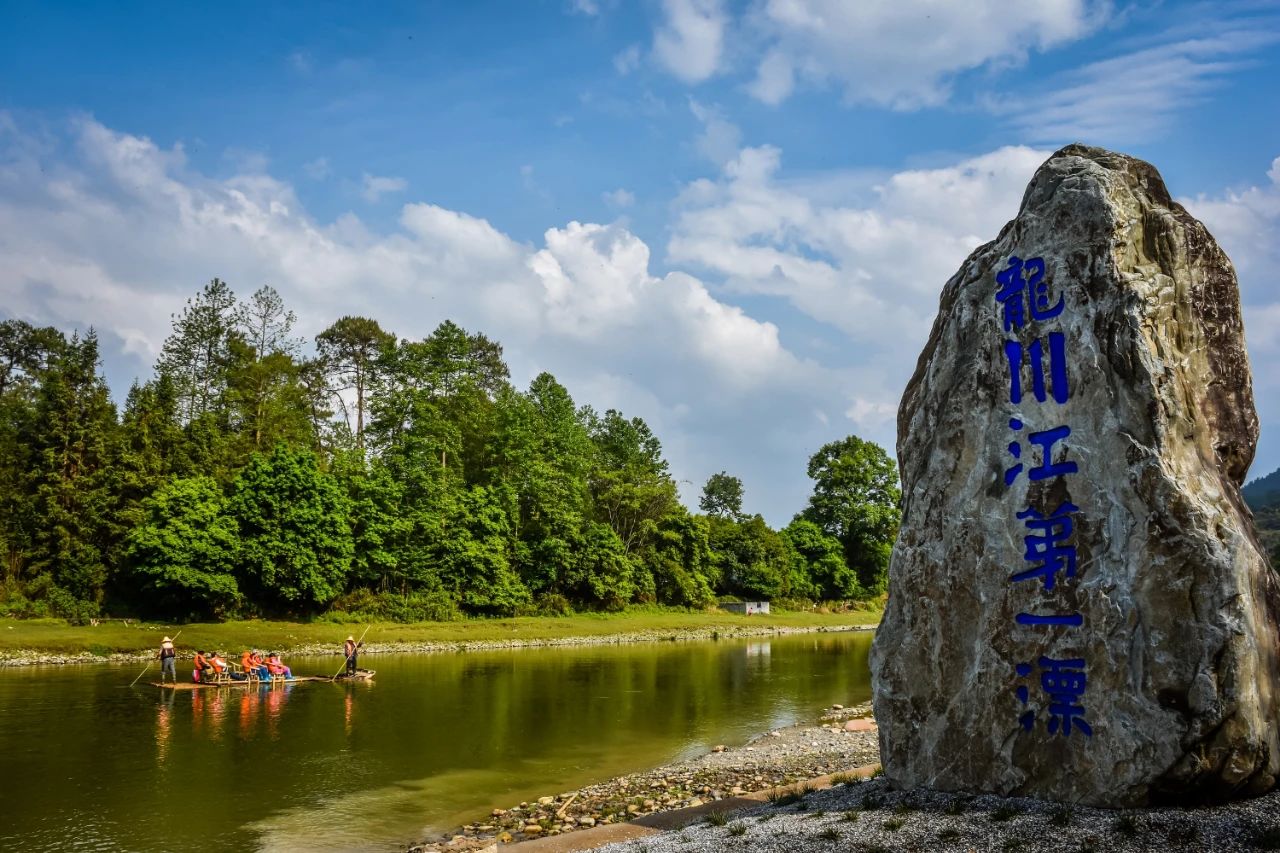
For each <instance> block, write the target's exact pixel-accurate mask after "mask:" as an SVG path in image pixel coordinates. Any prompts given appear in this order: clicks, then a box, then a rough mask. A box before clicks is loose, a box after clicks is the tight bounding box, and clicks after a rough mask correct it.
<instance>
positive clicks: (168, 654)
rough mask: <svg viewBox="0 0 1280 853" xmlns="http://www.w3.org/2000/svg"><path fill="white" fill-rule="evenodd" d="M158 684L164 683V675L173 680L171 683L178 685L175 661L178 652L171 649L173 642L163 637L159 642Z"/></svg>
mask: <svg viewBox="0 0 1280 853" xmlns="http://www.w3.org/2000/svg"><path fill="white" fill-rule="evenodd" d="M159 657H160V683H161V684H163V683H164V677H165V676H166V675H168V676H170V677H172V678H173V683H174V684H177V683H178V670H177V659H178V652H177V651H176V650H175V649H174V648H173V640H171V639H170V638H168V637H165V638H164V639H163V640H161V641H160V655H159Z"/></svg>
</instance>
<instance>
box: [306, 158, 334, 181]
mask: <svg viewBox="0 0 1280 853" xmlns="http://www.w3.org/2000/svg"><path fill="white" fill-rule="evenodd" d="M302 171H303V172H305V173H306V176H307V177H308V178H310V179H311V180H313V181H323V180H324V179H325V178H327V177H329V175H330V174H331V173H332V169H331V168H330V167H329V158H328V157H317V158H316V159H314V160H311V161H310V162H307V163H304V164H303V165H302Z"/></svg>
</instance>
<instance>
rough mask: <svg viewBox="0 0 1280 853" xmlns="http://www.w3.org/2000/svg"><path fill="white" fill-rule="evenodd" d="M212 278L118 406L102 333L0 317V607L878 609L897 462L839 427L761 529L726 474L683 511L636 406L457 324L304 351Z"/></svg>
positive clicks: (370, 335)
mask: <svg viewBox="0 0 1280 853" xmlns="http://www.w3.org/2000/svg"><path fill="white" fill-rule="evenodd" d="M294 323H295V316H294V314H293V313H292V312H290V311H289V310H288V309H287V307H286V306H285V304H284V302H283V300H282V299H281V297H280V296H279V294H278V293H276V292H275V291H274V290H273V289H271V288H269V287H264V288H261V289H260V290H258V291H257V292H255V293H254V294H253V295H252V296H251V297H249V298H247V299H243V300H241V299H238V298H237V297H236V295H235V294H234V293H233V292H232V290H231V288H230V287H229V286H228V285H227V284H226V283H225V282H222V281H220V280H218V279H214V280H213V281H211V282H210V283H209V284H208V285H206V286H205V287H204V288H203V289H202V290H201V291H200V292H199V293H198V294H197V295H196V296H194V297H193V298H191V299H190V300H188V302H187V304H186V306H185V308H184V309H183V311H182V312H181V313H180V314H178V315H175V316H174V318H173V325H172V331H171V334H170V335H169V337H168V338H167V339H166V341H165V342H164V346H163V348H162V350H161V353H160V356H159V358H158V360H157V362H156V365H155V372H154V376H153V377H152V378H151V379H149V380H148V381H146V382H145V383H137V382H135V383H134V385H133V387H132V388H131V389H130V390H129V393H128V396H127V398H126V400H125V402H124V406H123V408H122V410H120V411H117V408H116V406H115V405H114V404H113V402H112V400H111V396H110V393H109V390H108V387H107V384H106V381H105V379H104V377H103V375H102V372H101V363H100V357H99V351H98V340H97V338H96V336H95V334H94V333H93V331H92V330H90V331H89V332H88V333H87V334H85V335H83V336H81V335H79V334H77V333H73V334H70V335H67V334H64V333H63V332H61V331H59V330H57V329H54V328H49V327H45V328H39V327H35V326H32V325H30V324H28V323H25V322H22V321H19V320H7V321H3V322H0V558H2V559H3V560H4V568H3V586H0V614H6V615H16V616H38V615H57V616H63V617H67V618H70V619H73V620H77V621H83V620H86V619H89V618H92V617H94V616H96V615H98V614H101V613H110V614H113V615H137V616H146V617H155V618H169V619H209V618H215V619H217V618H226V617H229V616H252V615H285V616H292V617H305V616H309V615H314V614H317V613H322V612H325V611H331V610H333V611H346V612H358V613H362V614H366V615H369V616H375V617H381V618H388V619H400V620H416V619H449V618H457V617H459V616H462V615H508V614H519V613H564V612H568V611H570V610H574V609H588V610H589V609H600V610H614V609H620V608H623V607H626V606H628V605H631V604H644V603H654V604H661V605H669V606H676V607H691V608H700V607H705V606H707V605H708V604H710V603H712V602H714V601H715V600H716V598H717V597H718V596H740V597H748V598H760V597H765V598H775V599H776V598H783V599H786V598H790V599H808V600H836V599H842V600H847V599H859V598H868V597H874V596H877V595H879V594H881V593H882V592H883V591H884V588H885V575H886V569H887V565H888V556H889V550H890V547H891V545H892V542H893V538H894V536H895V535H896V532H897V525H898V518H899V516H898V503H899V491H898V485H897V473H896V468H895V466H894V464H893V462H892V460H891V459H890V458H889V457H888V456H887V455H886V454H885V452H884V451H883V450H882V449H881V448H880V447H878V446H876V445H875V444H872V443H870V442H865V441H862V440H860V439H858V438H857V437H855V436H849V437H847V438H845V439H843V440H840V441H836V442H833V443H831V444H828V445H826V446H825V447H823V448H821V449H820V450H819V451H818V452H817V453H815V454H814V456H813V457H812V459H811V460H810V463H809V472H808V473H809V476H810V477H811V478H813V480H814V491H813V495H812V497H811V498H810V500H809V503H808V505H807V506H806V507H804V508H803V509H802V511H801V512H800V513H799V514H797V515H796V517H795V519H794V520H793V521H792V522H791V523H790V524H788V525H787V526H786V527H785V528H783V529H781V530H773V529H771V528H770V527H769V526H768V525H767V524H766V523H765V521H764V519H763V518H762V517H761V516H759V515H748V514H746V513H744V512H743V508H742V506H743V489H742V482H741V480H739V479H738V478H736V477H734V476H732V475H730V474H728V473H725V472H722V473H720V474H716V475H714V476H712V477H711V478H710V480H709V481H708V482H707V484H706V486H705V488H704V490H703V493H702V499H701V501H700V505H699V509H700V512H697V513H694V512H691V511H690V510H689V509H687V508H686V507H684V506H683V505H682V504H681V502H680V500H679V497H678V494H677V484H676V481H675V480H674V479H673V477H672V476H671V473H670V471H669V468H668V464H667V461H666V460H665V459H664V458H663V454H662V446H661V443H660V442H659V440H658V437H657V436H655V435H654V434H653V432H652V430H651V429H650V428H649V426H648V425H647V424H646V423H645V422H644V421H643V420H642V419H640V418H636V417H631V418H628V417H626V416H624V415H623V414H622V413H621V412H618V411H615V410H612V409H610V410H608V411H605V412H603V413H600V412H597V411H596V410H594V409H593V408H591V407H590V406H579V405H577V404H576V403H575V402H574V400H573V399H572V397H571V396H570V394H569V392H568V391H567V390H566V389H565V388H564V386H562V385H561V384H560V383H559V382H557V381H556V379H555V378H554V377H553V376H551V375H550V374H548V373H543V374H541V375H540V376H538V377H537V378H535V379H534V380H533V382H532V383H531V384H530V385H529V387H528V389H526V390H519V389H517V388H515V387H513V386H512V384H511V382H510V381H509V372H508V369H507V365H506V363H505V362H504V361H503V356H502V347H501V346H500V345H499V344H498V343H497V342H496V341H493V340H490V339H489V338H487V337H485V336H484V335H483V334H479V333H471V332H468V331H466V330H465V329H463V328H461V327H459V326H458V325H456V324H455V323H453V322H450V321H445V322H443V323H441V324H440V325H439V326H438V327H437V328H436V329H435V331H434V332H432V334H431V335H429V336H428V337H426V338H423V339H422V340H408V339H397V338H396V336H395V335H393V334H392V333H390V332H388V331H386V330H384V329H383V328H382V327H381V326H380V325H379V323H378V322H376V321H375V320H372V319H369V318H365V317H343V318H341V319H339V320H338V321H337V322H335V323H333V324H332V325H331V326H329V327H328V328H327V329H325V330H324V331H323V332H321V333H320V334H319V335H317V336H316V337H315V340H314V342H313V345H312V346H307V345H306V343H305V342H304V341H303V340H302V339H300V338H298V337H296V336H295V335H294V329H293V327H294Z"/></svg>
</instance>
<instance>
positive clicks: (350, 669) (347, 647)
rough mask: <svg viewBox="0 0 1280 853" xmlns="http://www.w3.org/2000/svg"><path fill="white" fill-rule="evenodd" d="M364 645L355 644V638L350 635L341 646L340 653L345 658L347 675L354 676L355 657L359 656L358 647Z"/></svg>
mask: <svg viewBox="0 0 1280 853" xmlns="http://www.w3.org/2000/svg"><path fill="white" fill-rule="evenodd" d="M363 645H364V643H357V642H356V638H355V637H354V636H352V635H351V634H348V635H347V641H346V642H345V643H343V644H342V651H343V652H344V653H345V654H346V656H347V675H349V676H350V675H355V674H356V655H357V654H359V651H360V647H361V646H363Z"/></svg>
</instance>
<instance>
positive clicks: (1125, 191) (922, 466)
mask: <svg viewBox="0 0 1280 853" xmlns="http://www.w3.org/2000/svg"><path fill="white" fill-rule="evenodd" d="M1014 255H1016V256H1018V257H1020V258H1023V259H1027V258H1033V257H1043V258H1044V261H1045V264H1046V272H1045V280H1046V281H1047V282H1048V284H1049V288H1050V291H1051V293H1052V300H1053V301H1056V299H1057V297H1058V295H1059V294H1060V295H1061V296H1062V298H1063V300H1064V306H1065V307H1064V310H1063V312H1062V313H1061V314H1060V315H1059V316H1057V317H1055V318H1053V319H1052V320H1046V321H1043V322H1040V323H1036V322H1028V324H1027V325H1026V326H1024V327H1023V329H1022V330H1021V332H1019V331H1017V330H1014V331H1011V332H1009V333H1006V332H1005V331H1004V329H1003V326H1002V313H1001V306H1000V304H999V302H997V300H996V298H995V293H996V290H997V283H996V273H997V271H998V270H1001V269H1004V268H1005V267H1006V265H1007V264H1008V259H1009V258H1010V256H1014ZM1028 319H1029V320H1030V318H1028ZM1050 330H1056V331H1061V332H1063V333H1064V335H1065V340H1066V352H1067V363H1068V367H1067V374H1068V378H1069V386H1070V396H1069V398H1068V399H1067V400H1066V402H1065V403H1062V404H1057V403H1056V402H1055V401H1054V400H1053V399H1052V397H1051V396H1050V398H1049V399H1048V400H1047V401H1046V402H1038V401H1037V400H1036V399H1035V397H1033V396H1031V395H1030V393H1029V391H1028V393H1027V394H1026V396H1024V398H1023V400H1022V403H1021V404H1020V405H1018V406H1014V405H1013V404H1012V403H1011V402H1010V376H1009V373H1010V371H1009V366H1008V362H1007V360H1006V356H1005V352H1004V349H1003V345H1004V344H1003V342H1004V341H1005V339H1006V338H1014V337H1017V338H1018V339H1020V340H1021V342H1022V343H1023V344H1024V345H1029V344H1030V342H1031V341H1033V340H1035V339H1036V338H1039V337H1044V336H1045V335H1046V334H1047V333H1048V331H1050ZM1021 375H1022V382H1023V387H1024V389H1030V388H1031V371H1030V367H1029V364H1028V365H1027V366H1024V368H1023V373H1022V374H1021ZM1014 415H1017V416H1019V417H1020V418H1021V419H1022V420H1023V421H1024V422H1025V423H1026V424H1027V425H1028V427H1027V429H1028V431H1031V430H1036V429H1048V428H1051V427H1054V426H1057V425H1059V424H1067V425H1069V426H1070V427H1071V430H1072V433H1071V436H1070V437H1069V438H1068V439H1066V440H1065V441H1063V442H1060V443H1059V444H1058V445H1057V447H1056V449H1055V452H1054V454H1053V456H1054V461H1063V460H1065V459H1069V460H1073V461H1075V462H1076V463H1077V464H1078V466H1079V471H1078V472H1077V473H1074V474H1070V475H1065V476H1061V477H1051V478H1047V479H1043V480H1040V481H1038V482H1034V483H1033V482H1030V481H1029V478H1028V477H1027V476H1025V475H1024V476H1021V477H1019V478H1018V479H1017V480H1016V481H1015V482H1014V483H1013V484H1012V485H1011V486H1008V487H1006V486H1005V483H1004V472H1005V470H1006V469H1007V468H1009V467H1010V466H1011V465H1012V464H1014V460H1013V459H1012V457H1011V455H1010V452H1009V451H1008V450H1007V449H1006V445H1007V444H1008V443H1009V442H1010V440H1011V439H1014V438H1016V437H1019V436H1018V435H1015V433H1014V432H1012V431H1011V427H1010V423H1009V422H1010V419H1011V417H1013V416H1014ZM1019 435H1020V437H1021V438H1023V439H1025V438H1026V433H1021V434H1019ZM1257 435H1258V420H1257V416H1256V414H1255V412H1254V405H1253V392H1252V380H1251V375H1250V370H1249V362H1248V358H1247V356H1246V353H1245V345H1244V332H1243V327H1242V323H1241V317H1240V298H1239V292H1238V289H1237V284H1236V277H1235V272H1234V270H1233V268H1232V266H1231V262H1230V261H1229V260H1228V259H1227V257H1226V255H1225V254H1224V253H1223V252H1222V250H1221V249H1220V248H1219V247H1218V245H1217V244H1216V243H1215V242H1214V240H1213V238H1212V237H1211V236H1210V235H1209V233H1208V231H1206V230H1205V228H1204V226H1203V225H1201V224H1200V223H1199V222H1198V221H1197V220H1195V219H1194V218H1193V217H1192V216H1191V215H1190V214H1188V213H1187V211H1186V210H1184V209H1183V208H1182V207H1181V206H1180V205H1179V204H1177V203H1176V202H1174V201H1173V200H1172V199H1171V197H1170V196H1169V193H1168V191H1167V190H1166V188H1165V186H1164V183H1163V181H1162V180H1161V178H1160V175H1159V174H1158V173H1157V171H1156V170H1155V169H1154V168H1153V167H1152V166H1150V165H1149V164H1147V163H1144V162H1141V161H1139V160H1135V159H1133V158H1130V157H1126V156H1124V155H1120V154H1114V153H1111V152H1107V151H1103V150H1101V149H1096V148H1088V147H1085V146H1080V145H1072V146H1068V147H1067V148H1064V149H1063V150H1061V151H1059V152H1058V153H1056V154H1055V155H1054V156H1053V157H1052V158H1050V159H1049V160H1048V161H1047V162H1046V163H1045V164H1044V165H1043V166H1042V167H1041V168H1040V170H1039V171H1038V172H1037V173H1036V175H1035V177H1034V179H1033V180H1032V182H1031V184H1030V186H1029V187H1028V188H1027V192H1026V195H1025V197H1024V198H1023V202H1022V207H1021V210H1020V211H1019V213H1018V216H1017V218H1016V219H1015V220H1013V221H1012V222H1010V223H1009V224H1008V225H1006V226H1005V228H1004V229H1003V230H1002V231H1001V233H1000V235H999V237H998V238H997V239H996V240H995V241H993V242H991V243H988V244H986V245H984V246H982V247H980V248H978V249H977V250H975V251H974V253H973V254H972V255H970V257H969V258H968V259H967V260H966V261H965V263H964V265H963V266H962V267H961V269H960V271H959V272H957V273H956V275H955V276H953V277H952V278H951V280H950V281H948V282H947V284H946V287H945V288H944V290H943V293H942V299H941V305H940V308H939V312H938V317H937V320H936V321H935V323H934V326H933V331H932V333H931V335H930V337H929V342H928V344H927V345H926V347H925V350H924V352H923V353H922V354H921V356H920V361H919V364H918V365H917V367H916V372H915V375H914V376H913V377H912V379H911V382H910V384H909V385H908V386H907V389H906V392H905V394H904V395H903V399H902V405H901V408H900V410H899V413H898V460H899V464H900V466H901V473H902V482H903V510H904V512H903V521H902V528H901V532H900V534H899V538H898V542H897V544H896V547H895V549H894V554H893V559H892V562H891V566H890V573H889V574H890V580H889V601H888V609H887V611H886V613H885V617H884V621H883V622H882V624H881V626H880V629H879V631H878V633H877V635H876V639H875V643H874V646H873V650H872V655H871V659H872V660H871V663H872V678H873V687H874V693H875V717H876V721H877V723H878V724H879V734H880V749H881V756H882V760H883V763H884V767H885V772H886V775H887V777H888V780H889V781H890V783H891V784H894V785H895V786H899V787H915V786H924V787H931V788H936V789H941V790H949V791H971V792H991V793H997V794H1006V795H1028V796H1034V797H1040V798H1046V799H1055V800H1063V801H1068V802H1075V803H1081V804H1086V805H1099V806H1110V807H1120V806H1133V805H1142V804H1150V803H1157V802H1166V801H1200V800H1219V799H1226V798H1230V797H1233V796H1242V795H1251V794H1258V793H1262V792H1264V791H1266V790H1268V789H1270V788H1271V787H1272V786H1273V785H1274V783H1275V778H1276V774H1277V772H1278V771H1280V744H1278V742H1277V717H1278V708H1277V698H1278V695H1280V694H1278V693H1277V689H1278V688H1280V672H1278V663H1277V645H1278V643H1277V639H1278V635H1277V614H1278V613H1280V590H1278V588H1277V583H1276V579H1275V576H1274V575H1273V574H1272V573H1271V570H1270V568H1269V566H1268V563H1267V560H1266V558H1265V557H1264V556H1263V552H1262V550H1261V548H1260V546H1259V544H1258V541H1257V536H1256V533H1255V531H1254V527H1253V521H1252V517H1251V515H1250V513H1249V511H1248V509H1247V508H1246V507H1245V506H1244V504H1243V502H1242V500H1241V498H1240V492H1239V487H1240V484H1241V481H1242V479H1243V477H1244V476H1245V474H1246V472H1247V471H1248V468H1249V464H1250V462H1251V461H1252V458H1253V453H1254V447H1255V444H1256V441H1257ZM1023 446H1024V448H1026V452H1024V454H1023V459H1022V461H1024V462H1028V467H1029V466H1030V465H1031V464H1038V463H1039V458H1038V456H1039V453H1040V451H1039V449H1038V448H1035V447H1033V446H1031V445H1029V444H1028V443H1027V442H1026V441H1025V440H1024V441H1023ZM1064 501H1070V502H1071V503H1072V504H1074V505H1075V506H1077V507H1078V508H1079V509H1078V512H1077V513H1076V514H1075V515H1074V519H1075V528H1074V534H1073V538H1072V539H1071V540H1069V541H1071V542H1073V543H1074V545H1075V546H1076V549H1077V557H1078V571H1077V574H1076V576H1075V578H1074V579H1070V578H1064V577H1063V576H1062V575H1061V574H1059V575H1058V583H1057V585H1056V587H1055V588H1054V589H1053V590H1052V591H1046V590H1045V589H1044V588H1043V585H1042V584H1041V583H1040V582H1039V581H1036V580H1032V581H1030V582H1021V583H1013V582H1011V581H1010V576H1011V574H1012V573H1014V572H1018V571H1022V570H1024V569H1026V568H1028V567H1030V566H1031V564H1030V563H1027V562H1026V561H1025V560H1024V553H1023V552H1024V548H1025V545H1024V541H1023V537H1024V536H1025V535H1027V534H1028V533H1029V531H1028V529H1027V528H1026V527H1024V526H1023V525H1024V522H1022V521H1019V520H1018V519H1017V517H1016V514H1017V513H1019V512H1021V511H1023V510H1024V509H1026V508H1028V507H1036V508H1039V510H1040V511H1042V512H1045V513H1046V514H1048V513H1050V512H1051V511H1052V510H1053V509H1054V508H1056V507H1057V506H1059V505H1060V504H1061V503H1063V502H1064ZM1020 612H1033V613H1048V612H1079V613H1081V614H1082V616H1083V620H1084V621H1083V625H1081V626H1080V627H1069V626H1054V627H1045V626H1020V625H1018V624H1016V622H1015V616H1016V615H1017V614H1018V613H1020ZM1040 655H1047V656H1049V657H1052V658H1056V659H1066V658H1083V659H1085V661H1086V667H1087V677H1088V685H1087V688H1086V691H1085V693H1084V695H1083V699H1082V704H1083V706H1084V707H1085V708H1086V713H1085V719H1086V720H1087V721H1088V722H1089V723H1090V724H1091V725H1092V730H1093V734H1092V737H1085V736H1084V735H1083V733H1082V732H1080V731H1079V730H1078V729H1077V730H1075V731H1073V733H1072V734H1070V735H1069V736H1065V737H1064V736H1063V735H1062V734H1061V732H1059V733H1058V734H1057V735H1050V734H1049V733H1048V731H1047V730H1046V724H1047V721H1048V718H1049V714H1047V709H1046V703H1045V702H1044V701H1043V696H1044V694H1043V692H1042V691H1041V689H1040V684H1039V681H1038V670H1037V671H1036V675H1033V676H1032V678H1031V679H1029V680H1024V681H1020V680H1019V676H1018V674H1017V673H1016V671H1015V667H1016V666H1017V665H1018V664H1019V663H1023V662H1031V663H1033V664H1037V663H1038V656H1040ZM1020 683H1021V684H1030V685H1031V691H1032V693H1031V696H1032V699H1031V701H1030V702H1029V704H1028V705H1027V706H1023V705H1021V704H1020V703H1019V700H1018V698H1016V697H1015V689H1016V687H1017V686H1018V685H1019V684H1020ZM1027 708H1031V709H1033V710H1035V711H1036V712H1037V720H1036V723H1035V728H1034V729H1033V730H1032V731H1031V732H1024V731H1023V730H1022V728H1021V727H1020V725H1019V715H1020V714H1021V713H1022V712H1023V711H1024V710H1026V709H1027Z"/></svg>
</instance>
